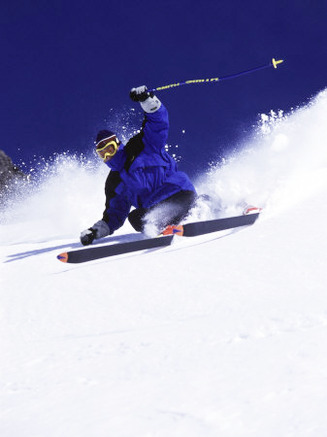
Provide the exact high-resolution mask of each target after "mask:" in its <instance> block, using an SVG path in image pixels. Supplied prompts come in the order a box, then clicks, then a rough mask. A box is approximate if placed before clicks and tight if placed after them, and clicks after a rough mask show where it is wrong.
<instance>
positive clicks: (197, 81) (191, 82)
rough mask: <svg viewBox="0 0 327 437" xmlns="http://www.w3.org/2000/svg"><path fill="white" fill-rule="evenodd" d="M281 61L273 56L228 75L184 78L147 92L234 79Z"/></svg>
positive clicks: (275, 66) (276, 64) (275, 64)
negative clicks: (207, 77) (251, 66)
mask: <svg viewBox="0 0 327 437" xmlns="http://www.w3.org/2000/svg"><path fill="white" fill-rule="evenodd" d="M282 62H284V60H282V59H279V60H276V59H275V58H273V59H272V61H271V62H269V64H266V65H261V66H259V67H254V68H250V69H249V70H245V71H241V72H240V73H235V74H229V75H228V76H222V77H211V78H209V79H193V80H185V81H183V82H177V83H171V84H169V85H164V86H159V87H157V88H152V89H151V90H149V92H155V91H164V90H168V89H171V88H177V87H180V86H183V85H194V84H203V83H216V82H221V81H222V80H227V79H235V78H236V77H239V76H243V75H245V74H250V73H253V72H255V71H258V70H263V69H264V68H270V67H274V68H275V69H276V68H277V66H278V65H279V64H281V63H282Z"/></svg>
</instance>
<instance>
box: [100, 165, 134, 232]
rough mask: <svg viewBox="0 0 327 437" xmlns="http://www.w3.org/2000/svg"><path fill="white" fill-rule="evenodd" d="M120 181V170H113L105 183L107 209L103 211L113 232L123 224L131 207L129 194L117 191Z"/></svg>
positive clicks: (104, 218) (105, 219) (104, 217)
mask: <svg viewBox="0 0 327 437" xmlns="http://www.w3.org/2000/svg"><path fill="white" fill-rule="evenodd" d="M120 183H121V178H120V174H119V172H118V171H111V172H110V173H109V175H108V177H107V180H106V185H105V193H106V209H105V210H104V212H103V220H104V221H105V222H106V223H107V224H108V226H109V228H110V233H111V234H112V233H113V232H114V231H116V230H117V229H119V228H120V227H121V226H123V224H124V222H125V220H126V218H127V216H128V213H129V211H130V209H131V204H130V202H129V200H128V198H127V196H125V195H123V194H117V192H116V188H117V187H118V185H119V184H120Z"/></svg>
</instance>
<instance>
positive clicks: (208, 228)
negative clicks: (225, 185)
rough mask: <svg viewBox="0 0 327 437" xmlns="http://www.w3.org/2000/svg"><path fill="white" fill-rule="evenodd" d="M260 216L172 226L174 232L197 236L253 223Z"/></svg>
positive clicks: (240, 216)
mask: <svg viewBox="0 0 327 437" xmlns="http://www.w3.org/2000/svg"><path fill="white" fill-rule="evenodd" d="M258 217H259V213H256V214H249V215H239V216H235V217H226V218H220V219H214V220H206V221H202V222H194V223H187V224H186V225H180V226H172V234H174V235H181V236H183V237H197V236H198V235H204V234H210V233H211V232H217V231H224V230H226V229H231V228H238V227H240V226H247V225H252V224H253V223H254V222H255V221H256V220H257V218H258ZM174 228H175V229H174ZM165 235H169V231H168V233H167V232H166V233H165Z"/></svg>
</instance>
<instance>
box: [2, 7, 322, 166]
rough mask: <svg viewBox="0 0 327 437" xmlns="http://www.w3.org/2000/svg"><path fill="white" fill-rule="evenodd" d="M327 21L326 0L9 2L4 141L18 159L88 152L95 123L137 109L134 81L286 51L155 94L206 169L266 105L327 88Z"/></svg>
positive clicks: (192, 74) (280, 105)
mask: <svg viewBox="0 0 327 437" xmlns="http://www.w3.org/2000/svg"><path fill="white" fill-rule="evenodd" d="M4 3H7V4H6V5H4ZM326 22H327V2H326V1H325V0H315V1H309V0H287V1H286V0H274V1H271V2H265V1H262V0H261V1H257V0H255V1H251V0H249V1H244V0H237V1H236V0H229V1H219V0H212V1H208V0H202V1H197V2H192V1H184V0H183V1H178V0H177V1H176V0H174V1H173V0H165V1H161V0H159V1H154V0H152V1H148V0H145V1H137V0H133V1H123V0H121V1H110V0H107V1H98V0H94V1H90V0H88V1H84V0H79V1H69V0H65V1H62V0H56V1H52V2H51V1H50V2H45V1H44V0H42V1H41V0H29V1H27V0H25V1H17V0H12V1H11V2H9V1H8V2H2V5H1V12H0V41H1V64H0V70H1V114H0V120H1V140H0V148H1V149H3V150H5V151H6V152H7V153H8V154H9V155H10V156H11V157H12V158H13V159H14V161H15V162H16V163H18V164H19V163H20V161H21V159H23V160H25V161H27V162H28V161H30V160H32V158H33V155H37V156H39V155H41V156H45V157H47V156H49V155H51V154H52V153H54V152H62V151H65V150H68V149H69V150H71V151H78V152H86V151H87V150H90V149H91V148H92V146H93V140H94V136H95V134H96V132H97V130H98V129H101V128H103V127H107V128H108V127H111V125H115V126H114V127H115V128H116V127H117V123H118V122H117V120H119V119H120V117H121V119H122V120H123V119H125V120H126V116H127V115H126V114H128V111H129V109H128V108H131V107H133V106H134V107H136V108H137V106H135V104H133V103H132V102H130V100H129V96H128V94H129V90H130V88H131V87H133V86H138V85H142V84H146V85H148V87H149V88H151V87H157V86H160V85H165V84H169V83H173V82H176V81H182V80H188V79H198V78H207V77H216V76H218V77H219V76H225V75H228V74H232V73H237V72H238V71H243V70H246V69H248V68H251V67H255V66H258V65H262V64H267V63H269V62H270V61H271V58H272V57H275V58H282V59H285V63H284V64H283V65H282V66H281V67H280V68H278V69H277V70H274V69H272V68H271V69H267V70H263V71H259V72H256V73H253V74H251V75H248V76H243V77H241V78H238V79H235V80H230V81H226V82H221V83H218V84H214V85H191V86H184V87H181V88H176V89H173V90H170V91H164V92H161V93H158V96H159V97H160V99H161V100H162V101H163V102H164V103H165V105H166V106H167V107H168V110H169V112H170V124H171V130H170V136H169V142H170V143H172V144H179V145H180V153H181V154H182V156H183V163H182V164H181V166H182V167H183V168H184V169H185V170H188V171H190V172H192V173H193V172H197V171H200V170H202V169H203V168H204V166H205V164H206V163H207V162H208V161H210V160H212V159H215V158H216V157H219V156H220V155H221V154H222V153H225V151H226V150H228V149H231V148H233V147H235V146H236V145H237V144H238V143H239V142H240V141H241V140H242V138H244V137H245V136H246V135H247V134H249V132H251V125H253V124H254V123H255V122H256V120H257V116H258V114H259V113H262V112H268V111H269V110H271V109H274V110H278V109H283V110H285V111H288V110H290V108H292V107H296V106H298V105H300V104H303V103H305V102H307V101H308V99H309V98H310V97H312V96H313V95H315V94H316V93H317V92H318V91H320V90H322V89H324V88H325V87H326V83H327V80H326V66H327V30H326ZM141 120H142V118H141V117H140V119H139V121H140V122H141ZM135 122H136V118H135V117H134V123H135ZM182 130H185V134H182Z"/></svg>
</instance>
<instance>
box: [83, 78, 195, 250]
mask: <svg viewBox="0 0 327 437" xmlns="http://www.w3.org/2000/svg"><path fill="white" fill-rule="evenodd" d="M130 97H131V99H132V100H133V101H134V102H139V103H140V105H141V107H142V109H143V111H144V121H143V125H142V130H141V132H140V133H139V134H137V135H135V136H134V137H132V138H131V139H130V140H129V141H128V142H127V144H126V145H125V146H124V145H123V144H122V143H121V142H120V141H119V139H118V138H117V136H116V134H115V133H114V132H112V131H109V130H101V131H100V132H98V134H97V138H96V152H97V154H98V155H99V157H100V158H101V159H102V160H103V161H104V162H105V164H107V166H108V167H109V168H110V170H111V171H110V173H109V175H108V177H107V180H106V184H105V194H106V207H105V210H104V213H103V217H102V219H101V220H99V221H97V222H96V223H95V224H94V225H93V226H92V227H90V228H89V229H86V230H85V231H83V232H82V233H81V236H80V240H81V243H82V244H83V245H88V244H91V243H92V242H93V240H94V239H99V238H103V237H106V236H107V235H111V234H112V233H113V232H114V231H116V230H117V229H119V228H120V227H121V226H122V225H123V224H124V222H125V220H126V218H128V220H129V222H130V223H131V225H132V226H133V228H134V229H135V230H136V231H137V232H144V231H145V227H146V224H147V223H148V222H149V221H150V222H151V224H152V225H154V226H155V228H156V229H157V230H158V232H161V231H163V230H164V229H165V228H166V227H167V226H169V225H177V224H178V223H180V222H181V221H182V220H183V219H184V218H185V217H186V216H187V214H188V212H189V210H190V209H191V208H192V206H193V205H194V202H195V200H196V191H195V188H194V186H193V184H192V183H191V181H190V179H189V178H188V176H187V175H186V174H185V173H183V172H181V171H179V170H178V169H177V164H176V162H175V161H174V159H173V158H172V157H171V156H170V155H169V154H168V153H167V151H166V150H165V148H164V146H165V145H166V142H167V138H168V129H169V121H168V112H167V109H166V108H165V106H164V105H163V104H162V103H161V102H160V100H159V99H158V98H157V97H156V96H154V95H153V94H152V93H150V92H149V91H148V90H147V87H146V86H140V87H137V88H133V89H132V90H131V91H130ZM132 207H134V208H135V209H133V210H132V211H131V208H132Z"/></svg>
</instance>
